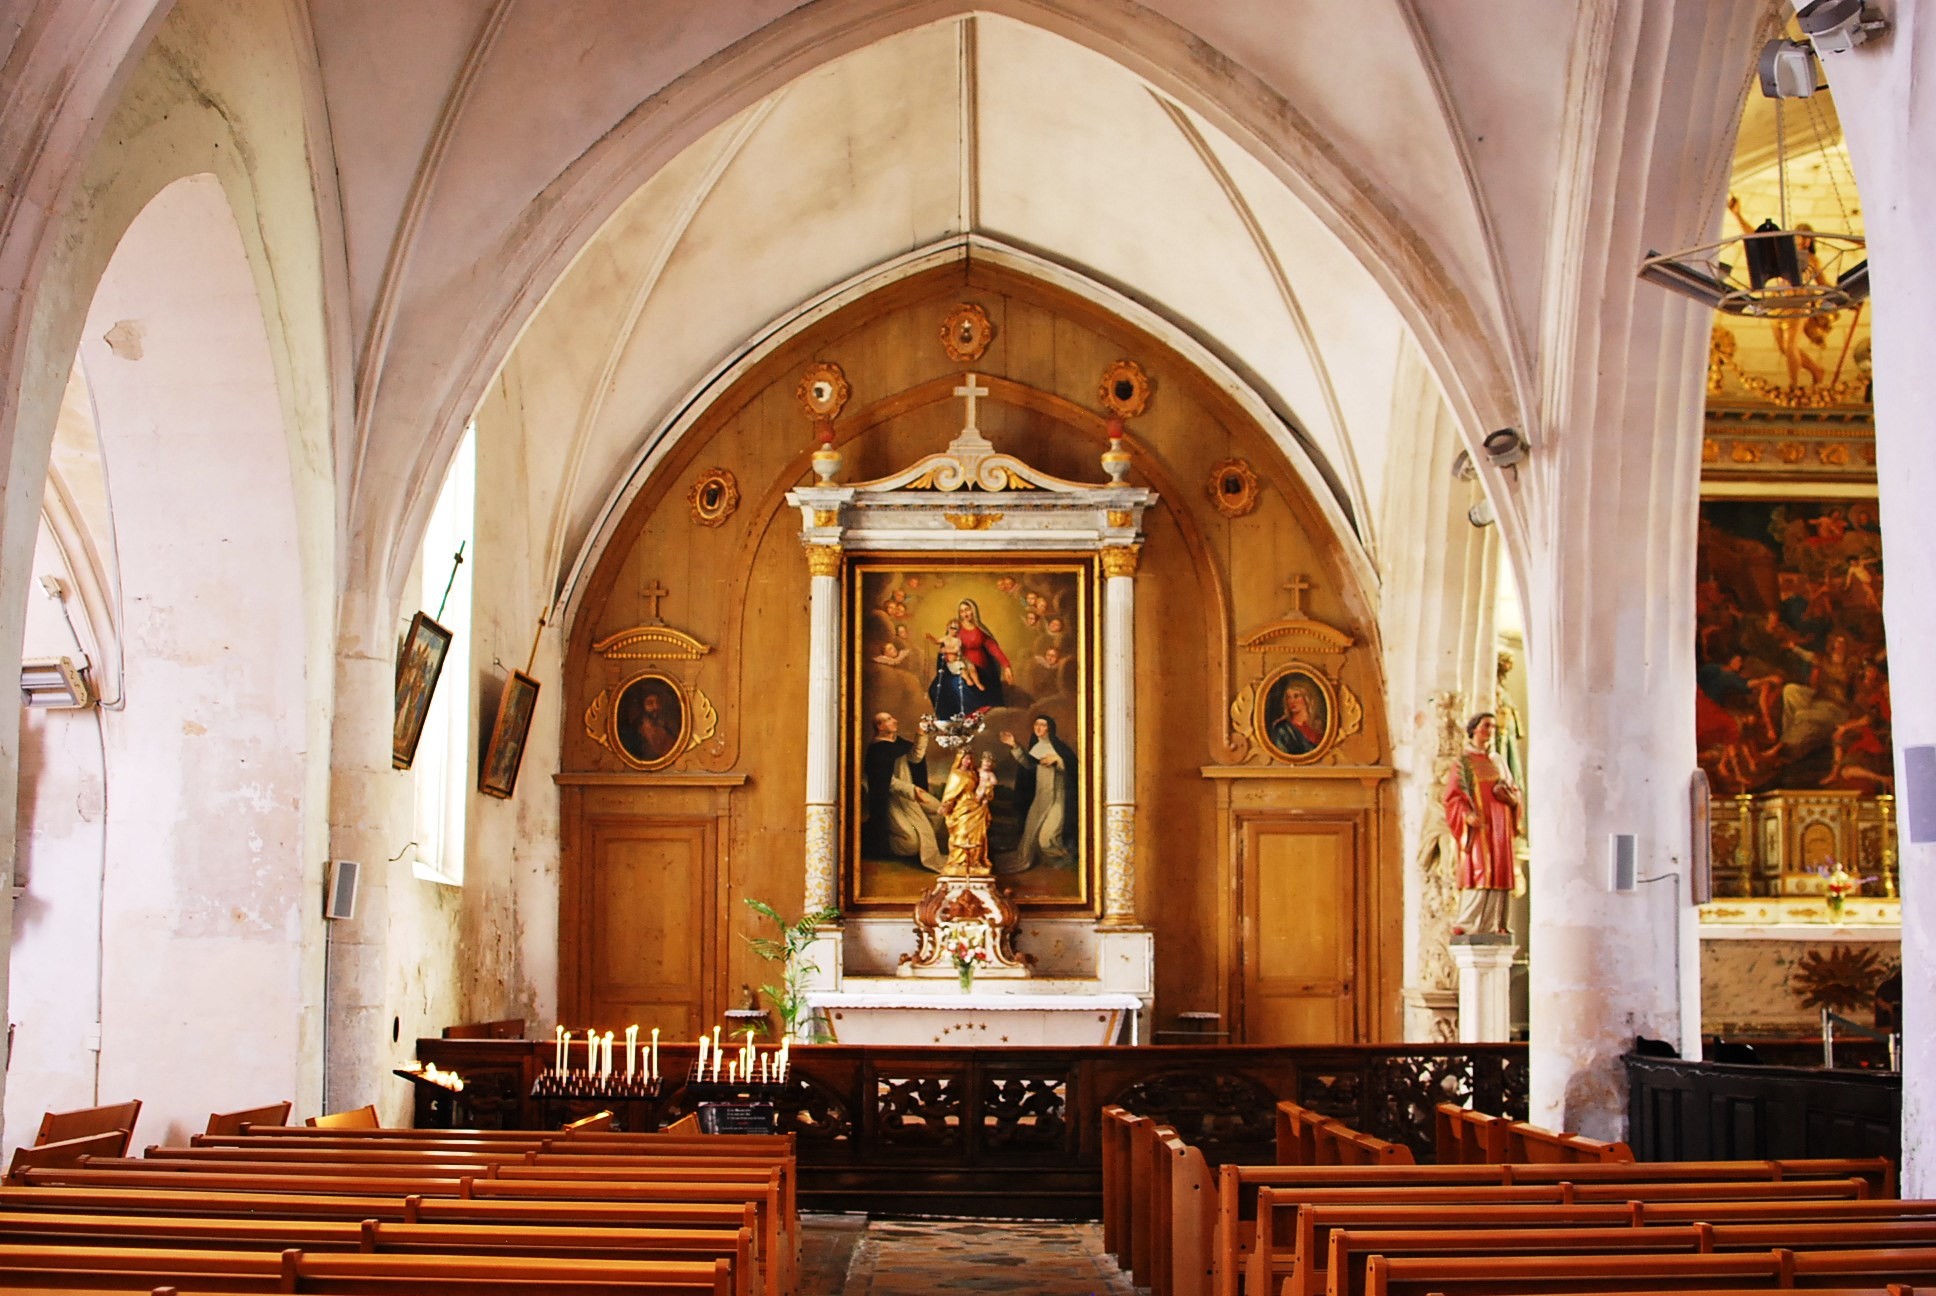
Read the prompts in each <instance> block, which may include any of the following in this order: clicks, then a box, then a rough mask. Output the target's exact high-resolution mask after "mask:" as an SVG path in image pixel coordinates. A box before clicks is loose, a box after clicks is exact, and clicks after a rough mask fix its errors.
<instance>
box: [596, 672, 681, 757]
mask: <svg viewBox="0 0 1936 1296" xmlns="http://www.w3.org/2000/svg"><path fill="white" fill-rule="evenodd" d="M635 692H636V694H637V697H638V699H639V700H638V703H637V706H636V709H632V710H630V713H629V714H628V704H627V698H629V697H632V696H633V695H634V693H635ZM667 697H671V698H672V699H674V701H675V702H676V704H677V707H678V724H677V725H676V727H672V728H670V729H668V728H667V726H666V725H665V722H664V721H662V720H652V719H651V715H652V713H653V712H654V711H663V710H664V702H665V699H666V698H667ZM652 699H657V700H658V701H659V702H660V706H659V707H657V708H648V706H647V702H648V701H649V700H652ZM692 721H693V706H692V698H690V697H689V696H688V695H687V692H686V689H685V686H684V685H682V684H680V683H679V681H678V680H676V679H674V678H672V676H670V675H667V674H666V673H665V672H664V671H657V670H648V671H641V672H639V673H638V674H636V675H633V676H632V677H630V678H629V679H627V680H626V681H625V682H624V683H623V684H620V685H619V686H618V687H617V688H616V689H614V690H613V691H612V709H611V714H610V716H609V718H608V719H607V721H606V725H607V737H608V739H609V740H610V742H609V746H610V748H611V750H612V751H613V753H615V754H616V755H617V756H618V758H619V759H620V760H622V761H624V762H625V763H626V764H627V765H630V766H631V767H632V768H633V769H636V770H645V771H648V772H650V771H652V770H662V769H664V768H665V767H666V766H668V765H670V764H672V763H673V762H674V761H676V760H678V759H679V757H680V756H681V755H683V754H684V753H685V750H686V747H687V745H688V742H689V741H690V739H691V737H692ZM666 733H669V734H670V735H671V737H670V738H669V739H667V738H665V737H664V735H665V734H666Z"/></svg>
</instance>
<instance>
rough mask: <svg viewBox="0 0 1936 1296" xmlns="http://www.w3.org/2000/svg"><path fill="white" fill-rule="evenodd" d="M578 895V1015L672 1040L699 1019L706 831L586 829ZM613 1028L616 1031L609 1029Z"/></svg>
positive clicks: (689, 825) (707, 939) (698, 823)
mask: <svg viewBox="0 0 1936 1296" xmlns="http://www.w3.org/2000/svg"><path fill="white" fill-rule="evenodd" d="M590 855H591V859H590V866H591V867H590V869H589V871H588V876H587V877H586V879H585V886H584V890H583V895H584V904H585V909H584V913H583V921H584V924H585V925H584V927H583V930H584V932H585V936H586V947H587V948H586V982H587V986H586V988H587V995H586V998H587V1001H588V1002H587V1005H586V1007H587V1011H588V1012H589V1014H590V1018H591V1020H592V1021H593V1022H597V1023H601V1024H604V1025H606V1026H607V1027H608V1028H610V1029H619V1028H620V1027H622V1026H624V1025H627V1024H630V1023H633V1022H636V1023H638V1024H639V1025H640V1026H642V1027H644V1028H645V1029H647V1030H650V1029H651V1028H652V1027H654V1026H657V1027H659V1028H660V1029H661V1030H662V1031H664V1032H666V1033H667V1034H669V1035H671V1036H672V1037H673V1038H675V1039H678V1038H685V1037H687V1036H690V1035H693V1034H695V1033H696V1032H697V1031H698V1029H699V1026H700V1024H701V1023H702V1022H703V1021H706V1020H709V1019H710V1015H709V1012H708V1008H709V1005H708V1003H707V999H708V991H709V988H710V986H711V985H712V980H713V977H712V969H713V949H712V945H713V940H712V931H713V916H712V894H713V881H714V876H715V865H714V860H713V824H712V822H711V821H710V820H693V819H643V818H637V819H611V820H602V821H599V822H596V823H594V824H593V826H592V832H591V851H590ZM612 1023H617V1024H618V1025H617V1026H614V1025H612Z"/></svg>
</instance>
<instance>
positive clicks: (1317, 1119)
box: [1275, 1102, 1331, 1165]
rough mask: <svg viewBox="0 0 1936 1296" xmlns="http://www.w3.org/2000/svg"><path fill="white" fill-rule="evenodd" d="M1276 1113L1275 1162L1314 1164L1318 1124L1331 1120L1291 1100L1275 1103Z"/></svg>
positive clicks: (1326, 1123) (1316, 1160) (1321, 1124)
mask: <svg viewBox="0 0 1936 1296" xmlns="http://www.w3.org/2000/svg"><path fill="white" fill-rule="evenodd" d="M1275 1114H1276V1118H1277V1164H1278V1165H1316V1164H1317V1163H1318V1149H1317V1131H1318V1128H1319V1127H1320V1126H1323V1125H1328V1124H1330V1123H1331V1118H1330V1117H1328V1116H1320V1115H1319V1114H1318V1113H1317V1112H1314V1111H1312V1110H1311V1109H1310V1108H1309V1107H1304V1106H1300V1105H1299V1104H1297V1103H1294V1102H1281V1103H1278V1104H1277V1107H1276V1112H1275Z"/></svg>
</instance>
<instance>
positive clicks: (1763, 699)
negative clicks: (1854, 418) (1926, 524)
mask: <svg viewBox="0 0 1936 1296" xmlns="http://www.w3.org/2000/svg"><path fill="white" fill-rule="evenodd" d="M1697 580H1698V585H1697V589H1696V625H1697V626H1698V635H1699V640H1698V646H1697V656H1696V680H1697V686H1696V693H1695V731H1696V740H1697V742H1698V745H1699V747H1700V761H1701V768H1702V769H1703V770H1705V771H1706V772H1707V776H1708V778H1709V780H1710V781H1711V782H1712V783H1713V785H1714V788H1715V790H1716V791H1717V792H1724V793H1739V792H1760V791H1768V790H1773V789H1777V788H1782V789H1812V788H1840V789H1846V790H1852V791H1858V792H1866V793H1870V794H1875V793H1879V792H1889V791H1892V790H1893V786H1894V775H1893V765H1892V763H1891V756H1890V750H1891V749H1890V735H1889V670H1888V657H1887V653H1886V650H1885V648H1884V645H1883V638H1882V529H1881V526H1880V525H1879V523H1878V520H1877V515H1876V505H1875V501H1874V500H1870V499H1829V500H1797V499H1780V500H1732V499H1730V500H1723V499H1710V500H1704V501H1702V503H1701V522H1700V540H1699V568H1698V572H1697Z"/></svg>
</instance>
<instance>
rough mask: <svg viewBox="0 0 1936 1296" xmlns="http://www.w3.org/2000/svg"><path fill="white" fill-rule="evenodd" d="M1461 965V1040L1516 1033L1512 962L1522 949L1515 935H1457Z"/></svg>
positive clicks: (1454, 945) (1454, 944) (1455, 955)
mask: <svg viewBox="0 0 1936 1296" xmlns="http://www.w3.org/2000/svg"><path fill="white" fill-rule="evenodd" d="M1450 949H1451V953H1452V963H1453V966H1455V967H1457V968H1458V969H1459V1042H1460V1043H1461V1044H1491V1043H1500V1042H1503V1041H1505V1040H1507V1039H1509V1038H1511V1036H1512V965H1513V956H1514V955H1516V954H1518V953H1519V947H1518V946H1517V945H1514V944H1513V942H1512V937H1510V936H1507V935H1504V934H1489V933H1481V934H1475V935H1469V936H1454V937H1453V938H1452V940H1451V942H1450Z"/></svg>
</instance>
